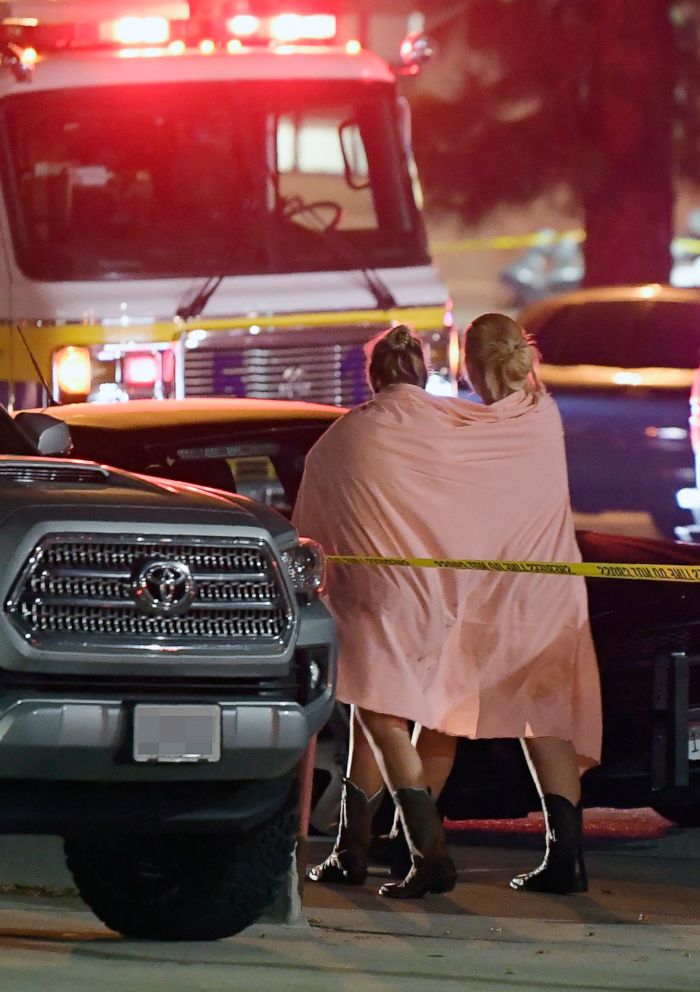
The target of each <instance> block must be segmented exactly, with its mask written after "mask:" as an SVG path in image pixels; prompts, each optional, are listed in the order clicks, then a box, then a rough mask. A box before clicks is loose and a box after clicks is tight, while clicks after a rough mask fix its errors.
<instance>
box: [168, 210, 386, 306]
mask: <svg viewBox="0 0 700 992" xmlns="http://www.w3.org/2000/svg"><path fill="white" fill-rule="evenodd" d="M316 207H317V204H315V203H305V202H304V201H303V200H297V201H295V203H294V207H293V209H292V210H291V211H290V212H289V213H287V214H286V215H285V219H286V220H289V219H290V218H291V217H293V216H294V215H295V214H300V213H306V214H309V216H310V217H312V218H313V220H314V222H315V223H316V224H317V225H318V226H317V227H315V228H314V233H315V234H320V235H321V237H322V238H323V240H324V241H325V242H326V243H327V244H328V245H329V246H331V247H332V248H333V249H334V253H333V254H334V257H335V258H341V259H344V260H345V261H346V262H350V263H351V264H352V266H353V267H356V268H357V270H358V272H360V273H361V275H362V277H363V279H364V280H365V283H366V285H367V288H368V289H369V291H370V293H371V294H372V296H373V297H374V299H375V301H376V304H377V306H378V307H379V309H380V310H391V309H392V308H393V307H396V306H398V304H397V302H396V298H395V297H394V294H393V293H392V291H391V289H390V288H389V287H388V286H387V284H386V283H385V282H384V280H383V279H382V277H381V276H380V275H379V273H378V272H377V271H376V269H371V268H368V267H367V266H366V265H363V264H362V263H363V259H362V256H361V254H360V252H359V251H358V249H357V248H355V246H354V245H351V244H349V243H348V242H347V241H346V240H345V239H344V238H343V236H342V235H341V234H339V232H338V231H336V230H335V229H334V228H329V227H328V226H327V225H326V224H324V222H323V218H322V217H321V216H320V214H319V213H318V211H317V209H316ZM225 277H226V274H225V273H224V274H221V275H216V276H209V277H208V278H207V279H206V280H205V281H204V282H203V283H202V285H201V287H200V288H199V289H198V290H197V292H196V293H195V294H194V296H193V297H192V299H191V300H190V302H189V303H183V304H182V306H180V307H178V309H177V310H176V316H177V317H178V318H179V319H180V320H191V318H192V317H198V316H199V315H200V314H201V313H202V311H203V310H204V308H205V307H206V305H207V303H208V302H209V300H210V299H211V298H212V296H213V295H214V293H215V292H216V291H217V289H218V288H219V286H220V285H221V283H222V282H223V281H224V279H225Z"/></svg>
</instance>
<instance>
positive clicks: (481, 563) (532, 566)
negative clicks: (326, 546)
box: [326, 555, 700, 582]
mask: <svg viewBox="0 0 700 992" xmlns="http://www.w3.org/2000/svg"><path fill="white" fill-rule="evenodd" d="M326 560H327V561H329V562H331V564H334V565H401V566H404V567H407V568H461V569H467V570H471V571H475V572H538V573H542V574H544V575H584V576H586V577H587V578H591V579H653V580H655V581H660V582H700V565H637V564H624V563H619V562H616V563H611V562H590V561H576V562H565V561H486V560H483V559H481V558H389V557H385V556H383V555H328V556H327V559H326Z"/></svg>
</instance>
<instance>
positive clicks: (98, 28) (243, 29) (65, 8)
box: [0, 0, 337, 55]
mask: <svg viewBox="0 0 700 992" xmlns="http://www.w3.org/2000/svg"><path fill="white" fill-rule="evenodd" d="M300 6H304V9H303V10H302V11H295V10H294V9H293V7H292V8H291V9H290V7H287V6H286V5H285V6H284V7H282V6H281V5H280V6H279V7H277V8H276V10H274V11H273V10H271V9H270V5H269V4H264V3H261V8H262V9H260V11H259V12H256V11H255V5H254V4H251V5H247V10H246V11H245V12H240V13H233V14H230V12H229V14H228V15H224V14H222V15H220V16H219V17H212V16H207V17H206V18H198V17H197V16H190V5H189V3H183V2H178V0H175V2H159V0H144V2H141V3H139V2H138V0H104V2H99V0H0V40H2V41H5V42H10V43H12V44H14V45H18V46H20V47H24V48H30V47H31V48H33V49H35V50H36V51H37V52H39V54H40V55H41V54H46V53H49V52H52V51H54V52H55V51H60V50H65V49H76V48H80V49H97V48H119V47H128V48H130V49H134V48H138V47H140V46H148V47H149V48H151V49H152V48H157V47H158V46H162V47H163V49H166V48H168V50H170V51H172V52H176V51H182V50H183V49H184V48H187V47H198V48H199V50H200V51H202V52H206V53H209V52H213V51H215V50H216V49H217V48H226V47H227V48H228V49H229V51H235V50H236V48H237V47H238V44H239V43H240V45H253V44H254V45H264V44H272V45H274V44H287V45H288V44H295V43H301V44H314V43H315V44H318V43H326V44H328V43H331V42H332V41H334V40H335V38H336V34H337V19H336V16H335V14H332V13H327V12H323V11H318V10H315V11H314V10H309V8H308V7H307V6H305V5H303V3H302V4H300Z"/></svg>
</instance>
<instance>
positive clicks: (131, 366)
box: [122, 351, 160, 389]
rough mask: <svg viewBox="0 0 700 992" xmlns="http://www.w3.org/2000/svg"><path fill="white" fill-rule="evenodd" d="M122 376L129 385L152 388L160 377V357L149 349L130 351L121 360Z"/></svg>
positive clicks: (126, 384) (127, 385)
mask: <svg viewBox="0 0 700 992" xmlns="http://www.w3.org/2000/svg"><path fill="white" fill-rule="evenodd" d="M122 377H123V381H124V385H125V386H126V387H127V389H128V388H129V387H130V386H138V387H141V388H149V389H152V388H153V386H155V384H156V383H157V382H158V380H159V378H160V358H159V356H158V355H157V354H154V353H153V352H150V351H132V352H129V353H128V354H126V355H124V358H123V360H122Z"/></svg>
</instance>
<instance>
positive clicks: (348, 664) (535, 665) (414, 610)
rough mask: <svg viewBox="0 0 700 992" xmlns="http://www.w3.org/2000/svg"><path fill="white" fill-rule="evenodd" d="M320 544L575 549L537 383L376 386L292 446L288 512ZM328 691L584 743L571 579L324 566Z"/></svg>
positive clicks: (533, 553) (594, 732) (593, 723)
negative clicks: (299, 470)
mask: <svg viewBox="0 0 700 992" xmlns="http://www.w3.org/2000/svg"><path fill="white" fill-rule="evenodd" d="M294 523H295V525H296V527H297V528H298V530H299V532H300V534H302V535H303V536H306V537H311V538H314V539H316V540H317V541H319V542H320V543H321V544H322V545H323V547H324V549H325V550H326V552H327V553H328V554H352V555H388V556H392V557H393V556H401V557H434V558H479V559H488V560H497V559H498V560H530V561H570V562H573V561H580V560H581V555H580V552H579V549H578V546H577V544H576V538H575V532H574V525H573V521H572V516H571V509H570V503H569V492H568V483H567V475H566V461H565V455H564V444H563V431H562V425H561V420H560V418H559V413H558V411H557V408H556V405H555V403H554V401H553V400H552V399H551V397H550V396H548V395H545V394H535V395H531V394H528V393H526V392H525V391H519V392H516V393H513V394H511V395H510V396H508V397H507V398H506V399H504V400H501V401H499V402H497V403H494V404H492V405H490V406H485V405H481V404H477V403H471V402H467V401H464V400H458V399H454V400H451V399H444V398H437V397H432V396H430V395H428V394H427V393H425V392H424V391H423V390H422V389H419V388H418V387H416V386H410V385H397V386H391V387H389V388H388V389H384V390H382V391H381V392H380V393H378V394H377V396H376V397H375V398H374V399H373V400H371V401H370V402H368V403H365V404H364V405H363V406H360V407H357V408H355V409H353V410H351V411H350V412H349V413H347V414H346V415H345V416H343V417H341V418H340V419H339V420H338V421H336V423H335V424H334V425H333V426H332V427H331V428H330V429H329V430H328V431H327V432H326V434H324V435H323V437H322V438H321V439H320V440H319V441H318V442H317V444H316V445H315V446H314V447H313V449H312V450H311V451H310V452H309V455H308V457H307V461H306V468H305V472H304V478H303V480H302V485H301V488H300V491H299V497H298V500H297V504H296V507H295V512H294ZM328 604H329V606H330V608H331V610H332V612H333V614H334V616H335V618H336V620H337V625H338V635H339V642H340V655H339V676H338V698H339V699H340V700H342V701H344V702H347V703H355V704H357V705H359V706H362V707H364V708H366V709H369V710H374V711H376V712H380V713H390V714H394V715H396V716H400V717H405V718H406V719H408V720H414V721H416V722H417V723H419V724H421V725H422V726H425V727H431V728H434V729H437V730H442V731H445V732H447V733H449V734H454V735H458V736H464V737H472V738H492V737H533V736H534V737H543V736H552V737H560V738H564V739H567V740H571V741H573V743H574V746H575V748H576V752H577V754H578V756H579V760H580V762H581V765H582V766H583V767H586V766H587V765H591V764H595V763H596V762H597V761H599V758H600V746H601V706H600V688H599V680H598V668H597V663H596V657H595V653H594V648H593V643H592V640H591V635H590V629H589V623H588V605H587V598H586V589H585V584H584V580H583V579H582V578H579V577H573V576H566V575H563V576H560V575H542V574H530V573H528V574H519V573H503V572H476V571H460V570H457V569H449V570H448V569H432V568H407V567H396V566H375V565H357V564H354V565H331V566H329V581H328Z"/></svg>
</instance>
